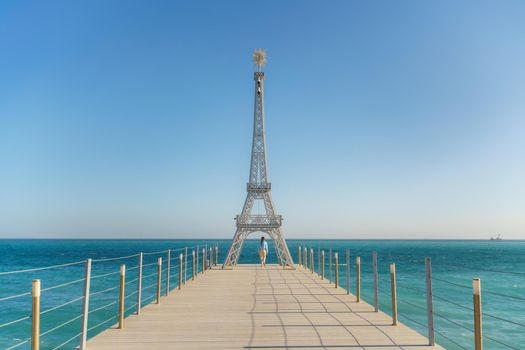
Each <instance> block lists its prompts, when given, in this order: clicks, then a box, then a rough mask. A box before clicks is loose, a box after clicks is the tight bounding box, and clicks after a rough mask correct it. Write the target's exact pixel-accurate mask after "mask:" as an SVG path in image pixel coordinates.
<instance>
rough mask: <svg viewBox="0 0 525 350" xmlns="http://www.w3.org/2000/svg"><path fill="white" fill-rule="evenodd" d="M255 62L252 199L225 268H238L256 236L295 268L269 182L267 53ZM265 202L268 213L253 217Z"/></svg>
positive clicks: (259, 54)
mask: <svg viewBox="0 0 525 350" xmlns="http://www.w3.org/2000/svg"><path fill="white" fill-rule="evenodd" d="M253 60H254V62H255V64H256V65H257V71H256V72H255V73H254V76H253V79H254V80H255V106H254V113H253V143H252V160H251V164H250V178H249V182H248V184H247V191H248V195H247V196H246V201H245V202H244V207H243V208H242V213H241V215H237V217H236V218H235V220H236V221H237V230H236V231H235V236H234V237H233V241H232V245H231V247H230V249H229V251H228V255H227V257H226V260H225V261H224V264H223V265H222V267H223V268H224V267H227V266H235V265H236V264H237V261H238V260H239V256H240V254H241V250H242V247H243V245H244V240H245V239H246V237H248V235H250V234H251V233H253V232H263V233H266V234H268V235H269V236H270V238H271V239H272V240H273V242H274V246H275V252H276V254H277V259H278V260H279V263H280V264H281V265H283V264H284V265H288V266H291V265H293V260H292V256H291V255H290V251H289V250H288V246H287V245H286V241H285V240H284V237H283V234H282V232H281V223H282V216H281V215H276V214H275V211H274V207H273V201H272V193H271V189H272V186H271V184H270V182H268V167H267V159H266V140H265V138H266V137H265V126H264V72H262V71H261V68H262V67H263V66H264V64H265V63H266V52H265V51H264V50H262V49H258V50H255V51H254V53H253ZM261 202H262V204H263V205H262V207H263V211H264V213H263V214H261V213H255V214H254V213H253V211H254V209H255V208H256V207H257V206H256V204H260V203H261Z"/></svg>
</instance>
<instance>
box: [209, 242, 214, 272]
mask: <svg viewBox="0 0 525 350" xmlns="http://www.w3.org/2000/svg"><path fill="white" fill-rule="evenodd" d="M212 266H213V248H212V247H210V263H209V265H208V269H211V267H212Z"/></svg>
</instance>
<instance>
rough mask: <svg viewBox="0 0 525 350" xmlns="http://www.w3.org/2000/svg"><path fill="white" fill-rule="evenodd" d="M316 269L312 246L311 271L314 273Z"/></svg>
mask: <svg viewBox="0 0 525 350" xmlns="http://www.w3.org/2000/svg"><path fill="white" fill-rule="evenodd" d="M314 269H315V266H314V250H313V249H312V248H310V271H311V272H312V273H314Z"/></svg>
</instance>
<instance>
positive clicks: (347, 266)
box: [346, 248, 350, 294]
mask: <svg viewBox="0 0 525 350" xmlns="http://www.w3.org/2000/svg"><path fill="white" fill-rule="evenodd" d="M346 294H350V249H348V248H347V249H346Z"/></svg>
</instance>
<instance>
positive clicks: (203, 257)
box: [202, 248, 206, 273]
mask: <svg viewBox="0 0 525 350" xmlns="http://www.w3.org/2000/svg"><path fill="white" fill-rule="evenodd" d="M204 270H206V249H205V248H202V273H204Z"/></svg>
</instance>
